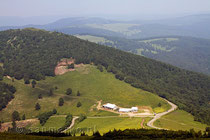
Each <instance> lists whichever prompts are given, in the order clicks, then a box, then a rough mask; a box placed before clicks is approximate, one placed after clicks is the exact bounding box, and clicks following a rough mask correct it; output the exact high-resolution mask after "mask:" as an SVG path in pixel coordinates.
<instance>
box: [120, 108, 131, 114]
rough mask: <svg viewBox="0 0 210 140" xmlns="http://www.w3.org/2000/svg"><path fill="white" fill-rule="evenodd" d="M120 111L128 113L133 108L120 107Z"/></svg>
mask: <svg viewBox="0 0 210 140" xmlns="http://www.w3.org/2000/svg"><path fill="white" fill-rule="evenodd" d="M119 112H124V113H128V112H132V109H131V108H120V109H119Z"/></svg>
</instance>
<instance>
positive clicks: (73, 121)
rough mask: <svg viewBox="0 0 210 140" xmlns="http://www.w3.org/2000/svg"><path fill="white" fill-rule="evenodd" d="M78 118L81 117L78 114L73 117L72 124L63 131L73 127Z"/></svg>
mask: <svg viewBox="0 0 210 140" xmlns="http://www.w3.org/2000/svg"><path fill="white" fill-rule="evenodd" d="M78 118H79V117H78V116H75V117H73V119H72V122H71V125H70V126H69V127H68V128H67V129H66V130H64V131H62V132H66V131H67V130H69V129H71V128H72V127H73V126H74V124H75V121H76V120H77V119H78Z"/></svg>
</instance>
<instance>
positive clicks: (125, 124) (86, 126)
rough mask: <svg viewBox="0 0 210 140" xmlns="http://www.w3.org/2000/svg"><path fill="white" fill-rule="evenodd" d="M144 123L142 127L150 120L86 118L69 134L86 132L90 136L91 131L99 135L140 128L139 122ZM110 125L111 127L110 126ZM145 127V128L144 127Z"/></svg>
mask: <svg viewBox="0 0 210 140" xmlns="http://www.w3.org/2000/svg"><path fill="white" fill-rule="evenodd" d="M143 119H144V120H145V121H144V126H145V125H146V123H147V122H148V120H149V119H150V118H120V117H114V118H88V119H86V120H84V121H83V122H81V123H78V124H76V125H75V126H74V128H73V130H70V132H72V133H74V132H76V133H81V132H83V131H84V132H86V133H87V134H89V135H91V134H92V133H93V131H99V132H100V133H102V134H103V133H106V132H108V131H109V130H114V129H120V130H125V129H127V128H136V129H137V128H142V127H141V122H142V120H143ZM110 124H111V125H110ZM145 127H146V126H145Z"/></svg>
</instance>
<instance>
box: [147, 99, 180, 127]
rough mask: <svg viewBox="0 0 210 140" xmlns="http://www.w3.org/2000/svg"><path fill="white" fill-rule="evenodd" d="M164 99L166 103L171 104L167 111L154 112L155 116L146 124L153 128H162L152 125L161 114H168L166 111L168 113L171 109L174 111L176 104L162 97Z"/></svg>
mask: <svg viewBox="0 0 210 140" xmlns="http://www.w3.org/2000/svg"><path fill="white" fill-rule="evenodd" d="M164 100H165V101H166V102H167V103H168V104H170V105H171V109H169V110H167V111H165V112H162V113H158V114H156V115H155V117H154V118H153V119H152V120H151V121H149V122H148V123H147V126H149V127H151V128H155V129H163V128H159V127H156V126H154V125H153V123H154V122H155V121H156V120H158V119H160V118H161V117H162V116H164V115H166V114H168V113H170V112H172V111H174V110H176V109H177V106H176V105H175V104H173V103H172V102H169V101H168V100H166V99H164Z"/></svg>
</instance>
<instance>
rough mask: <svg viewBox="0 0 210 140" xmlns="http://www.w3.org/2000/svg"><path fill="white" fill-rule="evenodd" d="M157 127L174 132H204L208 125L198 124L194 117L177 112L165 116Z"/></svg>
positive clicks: (183, 112)
mask: <svg viewBox="0 0 210 140" xmlns="http://www.w3.org/2000/svg"><path fill="white" fill-rule="evenodd" d="M154 124H155V126H158V127H162V128H167V129H172V130H189V129H192V128H193V129H194V130H196V131H199V130H201V131H204V130H205V128H206V127H207V125H205V124H201V123H200V122H196V121H194V119H193V116H192V115H191V114H189V113H187V112H185V111H183V110H177V111H175V112H172V113H170V114H168V115H166V116H163V117H162V118H160V119H159V120H157V121H156V122H155V123H154Z"/></svg>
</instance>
